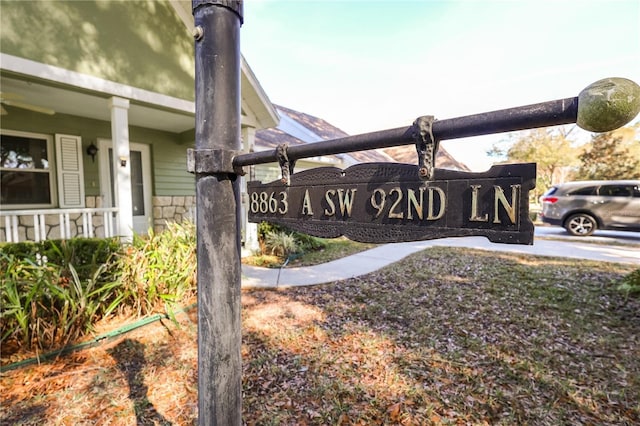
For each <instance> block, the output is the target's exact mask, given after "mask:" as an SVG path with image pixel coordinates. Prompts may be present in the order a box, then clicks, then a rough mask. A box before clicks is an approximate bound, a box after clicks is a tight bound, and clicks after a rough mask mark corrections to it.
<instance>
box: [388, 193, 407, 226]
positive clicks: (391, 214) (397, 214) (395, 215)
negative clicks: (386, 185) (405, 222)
mask: <svg viewBox="0 0 640 426" xmlns="http://www.w3.org/2000/svg"><path fill="white" fill-rule="evenodd" d="M394 192H395V193H396V194H398V199H397V200H396V201H395V202H394V203H393V205H392V206H391V209H389V214H388V215H387V217H388V218H389V219H402V218H403V217H402V216H403V215H402V212H397V211H395V210H396V208H398V206H399V205H400V201H402V191H401V190H400V188H398V187H396V188H391V190H390V191H389V195H391V194H393V193H394Z"/></svg>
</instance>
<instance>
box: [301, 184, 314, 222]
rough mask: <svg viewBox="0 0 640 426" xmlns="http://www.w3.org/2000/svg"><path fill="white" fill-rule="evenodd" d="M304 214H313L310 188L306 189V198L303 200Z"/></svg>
mask: <svg viewBox="0 0 640 426" xmlns="http://www.w3.org/2000/svg"><path fill="white" fill-rule="evenodd" d="M302 214H306V215H307V216H313V209H312V208H311V198H309V190H308V189H305V190H304V199H303V200H302Z"/></svg>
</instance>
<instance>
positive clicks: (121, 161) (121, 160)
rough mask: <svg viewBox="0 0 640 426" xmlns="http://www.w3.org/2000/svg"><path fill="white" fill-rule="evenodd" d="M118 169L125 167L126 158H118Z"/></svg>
mask: <svg viewBox="0 0 640 426" xmlns="http://www.w3.org/2000/svg"><path fill="white" fill-rule="evenodd" d="M120 167H127V157H120Z"/></svg>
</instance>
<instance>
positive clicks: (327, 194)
mask: <svg viewBox="0 0 640 426" xmlns="http://www.w3.org/2000/svg"><path fill="white" fill-rule="evenodd" d="M331 195H336V191H335V189H329V190H327V192H325V193H324V199H325V200H327V204H328V205H329V210H327V209H324V215H325V216H335V214H336V205H335V204H334V202H333V200H332V199H331V197H330V196H331Z"/></svg>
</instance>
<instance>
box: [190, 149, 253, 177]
mask: <svg viewBox="0 0 640 426" xmlns="http://www.w3.org/2000/svg"><path fill="white" fill-rule="evenodd" d="M238 154H241V151H233V150H227V149H191V148H190V149H187V171H188V172H189V173H210V174H217V173H231V174H237V175H240V176H244V175H245V172H244V170H243V168H242V167H240V166H234V165H233V158H234V157H236V156H237V155H238Z"/></svg>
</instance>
